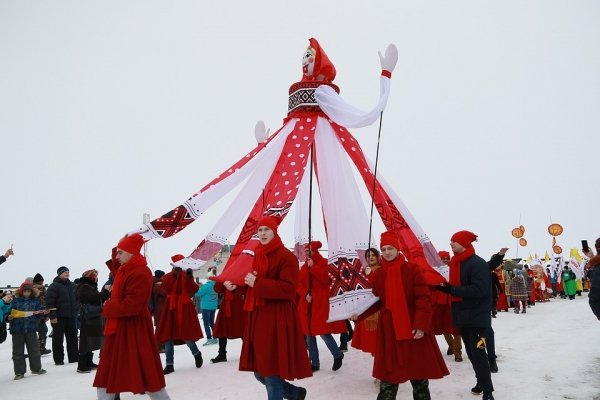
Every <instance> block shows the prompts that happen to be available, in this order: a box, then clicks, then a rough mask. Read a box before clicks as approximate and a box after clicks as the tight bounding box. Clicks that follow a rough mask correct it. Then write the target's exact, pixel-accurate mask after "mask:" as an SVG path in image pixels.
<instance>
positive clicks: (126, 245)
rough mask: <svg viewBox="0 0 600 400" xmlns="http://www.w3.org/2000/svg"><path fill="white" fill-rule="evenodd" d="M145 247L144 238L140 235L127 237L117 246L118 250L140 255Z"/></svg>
mask: <svg viewBox="0 0 600 400" xmlns="http://www.w3.org/2000/svg"><path fill="white" fill-rule="evenodd" d="M143 245H144V238H143V237H142V235H140V234H139V233H135V234H133V235H130V236H125V237H123V238H122V239H121V240H119V243H118V244H117V248H119V249H121V250H123V251H126V252H128V253H130V254H138V253H139V252H140V250H141V249H142V246H143Z"/></svg>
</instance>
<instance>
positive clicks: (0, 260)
mask: <svg viewBox="0 0 600 400" xmlns="http://www.w3.org/2000/svg"><path fill="white" fill-rule="evenodd" d="M14 255H15V253H14V252H13V249H12V246H10V249H8V250H6V252H5V253H4V255H3V256H0V264H2V263H4V261H6V260H7V259H8V257H10V256H14Z"/></svg>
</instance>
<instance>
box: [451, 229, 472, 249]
mask: <svg viewBox="0 0 600 400" xmlns="http://www.w3.org/2000/svg"><path fill="white" fill-rule="evenodd" d="M476 240H477V235H476V234H474V233H473V232H470V231H458V232H456V233H455V234H454V235H452V237H451V238H450V241H451V242H456V243H458V244H460V245H461V246H462V247H465V248H466V247H469V246H471V243H473V242H474V241H476Z"/></svg>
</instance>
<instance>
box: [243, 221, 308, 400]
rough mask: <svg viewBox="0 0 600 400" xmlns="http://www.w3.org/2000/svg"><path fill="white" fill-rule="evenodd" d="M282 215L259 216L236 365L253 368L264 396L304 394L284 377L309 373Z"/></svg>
mask: <svg viewBox="0 0 600 400" xmlns="http://www.w3.org/2000/svg"><path fill="white" fill-rule="evenodd" d="M280 221H281V219H280V218H277V217H273V216H269V217H263V218H262V219H261V220H260V221H259V222H258V225H257V226H258V239H259V240H260V244H259V245H258V247H257V248H256V251H255V255H254V262H253V269H254V271H253V272H252V273H248V274H247V275H246V277H245V278H244V283H245V284H246V286H248V290H247V292H246V299H245V304H244V309H245V310H246V311H247V312H248V315H247V322H246V328H245V331H244V338H243V340H244V341H243V344H242V354H241V356H240V371H253V372H254V376H255V377H256V379H257V380H258V381H259V382H261V383H262V384H264V385H265V386H266V388H267V395H268V399H269V400H282V399H283V398H286V399H299V400H303V399H304V398H305V397H306V389H304V388H301V387H298V386H295V385H292V384H291V383H289V382H286V380H293V379H301V378H306V377H309V376H311V375H312V371H311V369H310V362H309V361H308V355H307V354H306V344H305V343H304V338H303V336H302V328H301V327H300V321H299V319H298V311H297V310H296V286H297V285H298V274H299V268H298V259H297V258H296V256H295V255H294V254H293V253H292V252H291V251H289V250H288V249H286V248H285V246H284V245H283V243H282V241H281V238H280V237H279V235H278V234H277V227H278V226H279V223H280Z"/></svg>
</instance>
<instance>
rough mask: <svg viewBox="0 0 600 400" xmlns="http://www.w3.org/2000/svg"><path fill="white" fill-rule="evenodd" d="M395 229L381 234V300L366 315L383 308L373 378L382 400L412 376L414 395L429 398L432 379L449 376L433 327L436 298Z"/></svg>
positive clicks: (377, 277)
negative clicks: (402, 247) (403, 250)
mask: <svg viewBox="0 0 600 400" xmlns="http://www.w3.org/2000/svg"><path fill="white" fill-rule="evenodd" d="M399 248H400V242H399V239H398V236H396V234H395V233H393V232H389V231H388V232H384V233H383V234H382V235H381V254H382V256H383V262H382V264H383V265H382V268H380V269H378V270H377V271H375V272H374V273H373V294H375V295H376V296H379V300H380V301H379V302H378V303H376V304H375V306H373V307H371V309H370V310H369V311H367V312H366V313H365V314H363V316H362V318H364V317H365V316H367V315H369V313H370V311H371V312H372V311H373V310H378V309H379V310H381V315H380V317H379V326H378V328H377V333H378V335H377V351H376V353H375V361H374V363H373V377H375V378H376V379H379V380H381V386H380V391H379V397H377V398H378V399H386V400H387V399H395V398H396V393H397V392H398V385H399V384H400V383H403V382H406V381H408V380H410V383H411V385H412V387H413V397H414V398H419V399H421V398H423V399H429V398H430V394H429V379H439V378H442V377H444V376H446V375H448V374H449V372H448V368H446V364H445V363H444V359H443V357H442V354H441V353H440V349H439V347H438V345H437V341H436V339H435V335H434V334H433V332H432V330H431V316H432V307H431V297H430V293H429V287H428V285H427V282H426V281H425V278H424V277H423V274H422V272H421V268H420V267H419V266H418V265H416V264H412V263H410V262H407V261H406V260H405V259H404V255H403V254H402V253H400V251H399V250H398V249H399Z"/></svg>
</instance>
